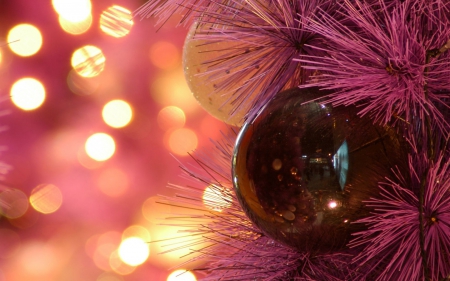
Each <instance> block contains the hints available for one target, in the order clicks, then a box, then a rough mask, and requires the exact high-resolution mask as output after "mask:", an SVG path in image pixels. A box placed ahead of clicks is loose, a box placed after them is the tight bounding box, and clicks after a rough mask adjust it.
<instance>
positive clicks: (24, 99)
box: [10, 78, 45, 110]
mask: <svg viewBox="0 0 450 281" xmlns="http://www.w3.org/2000/svg"><path fill="white" fill-rule="evenodd" d="M10 94H11V100H12V102H13V103H14V105H15V106H17V107H18V108H20V109H23V110H33V109H36V108H38V107H40V106H41V105H42V103H43V102H44V100H45V88H44V86H43V85H42V83H41V82H39V81H38V80H36V79H34V78H22V79H20V80H18V81H17V82H16V83H14V85H13V86H12V87H11V92H10Z"/></svg>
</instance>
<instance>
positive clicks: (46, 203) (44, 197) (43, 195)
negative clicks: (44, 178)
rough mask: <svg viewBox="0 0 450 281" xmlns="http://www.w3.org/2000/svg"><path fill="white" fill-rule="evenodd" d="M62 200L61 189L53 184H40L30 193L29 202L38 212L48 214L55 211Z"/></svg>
mask: <svg viewBox="0 0 450 281" xmlns="http://www.w3.org/2000/svg"><path fill="white" fill-rule="evenodd" d="M62 202H63V197H62V194H61V191H60V190H59V188H58V187H57V186H56V185H53V184H40V185H38V186H36V187H35V188H34V189H33V190H32V191H31V195H30V204H31V206H32V207H33V208H34V209H35V210H36V211H38V212H40V213H43V214H50V213H54V212H56V211H57V210H58V209H59V207H61V204H62Z"/></svg>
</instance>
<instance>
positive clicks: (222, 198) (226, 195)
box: [202, 185, 233, 212]
mask: <svg viewBox="0 0 450 281" xmlns="http://www.w3.org/2000/svg"><path fill="white" fill-rule="evenodd" d="M202 199H203V204H204V205H205V206H206V207H207V208H208V209H211V210H213V211H216V212H222V210H223V209H226V208H229V207H231V203H232V202H233V198H232V197H231V194H230V192H229V191H227V190H226V189H224V188H223V187H220V186H216V185H210V186H208V187H207V188H205V191H203V197H202Z"/></svg>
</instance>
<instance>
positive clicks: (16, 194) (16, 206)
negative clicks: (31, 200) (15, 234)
mask: <svg viewBox="0 0 450 281" xmlns="http://www.w3.org/2000/svg"><path fill="white" fill-rule="evenodd" d="M27 210H28V198H27V196H26V195H25V193H23V192H22V191H20V190H19V189H15V188H11V189H7V190H4V191H2V192H1V193H0V215H3V216H5V217H7V218H10V219H16V218H19V217H21V216H23V215H24V214H25V212H26V211H27Z"/></svg>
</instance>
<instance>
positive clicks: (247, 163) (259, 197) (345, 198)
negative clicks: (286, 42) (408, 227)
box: [232, 88, 408, 253]
mask: <svg viewBox="0 0 450 281" xmlns="http://www.w3.org/2000/svg"><path fill="white" fill-rule="evenodd" d="M322 95H323V93H322V92H321V91H319V90H317V89H315V88H313V89H292V90H288V91H284V92H281V93H279V94H278V95H277V96H275V98H274V99H272V100H271V101H270V102H269V103H268V104H267V105H266V106H265V107H264V109H263V110H262V112H261V113H260V114H259V115H258V116H257V117H256V118H254V119H253V120H249V121H248V122H246V123H245V125H244V126H243V128H242V129H241V131H240V133H239V135H238V138H237V141H236V146H235V150H234V154H233V162H232V163H233V164H232V174H233V184H234V188H235V191H236V195H237V197H238V200H239V202H240V204H241V206H242V207H243V209H244V211H245V212H246V213H247V215H248V217H249V218H250V219H251V220H252V221H253V222H254V223H255V224H256V225H257V226H258V227H259V228H260V229H261V230H262V231H263V232H264V233H265V234H266V235H267V236H269V237H272V238H273V239H275V240H277V241H279V242H281V243H283V244H285V245H287V246H289V247H292V248H294V249H297V250H301V251H308V252H313V253H332V252H333V251H337V250H340V249H342V248H343V247H345V246H346V245H347V243H348V242H349V240H350V238H351V234H352V233H354V232H355V231H359V230H361V228H362V227H363V226H361V224H354V223H352V222H354V221H356V220H358V219H361V218H363V217H365V216H367V215H368V214H369V212H370V210H369V208H368V207H366V206H365V204H364V201H365V200H367V199H369V198H370V197H373V196H376V195H377V194H378V183H379V182H380V181H383V180H384V179H385V177H387V176H392V171H391V169H392V168H394V165H398V167H399V169H401V170H402V165H403V164H404V163H408V161H407V145H406V144H405V143H406V142H405V141H404V140H403V139H402V137H401V136H399V135H398V134H397V133H396V132H395V130H393V129H392V128H389V127H387V126H386V127H382V126H377V125H374V124H373V122H372V120H371V119H370V118H359V117H358V116H357V114H356V112H357V110H356V108H355V107H336V108H331V107H327V106H321V105H320V104H319V103H317V102H315V101H311V100H314V99H315V98H318V97H321V96H322ZM308 101H309V102H308ZM406 170H407V169H406V168H405V167H403V171H406Z"/></svg>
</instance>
